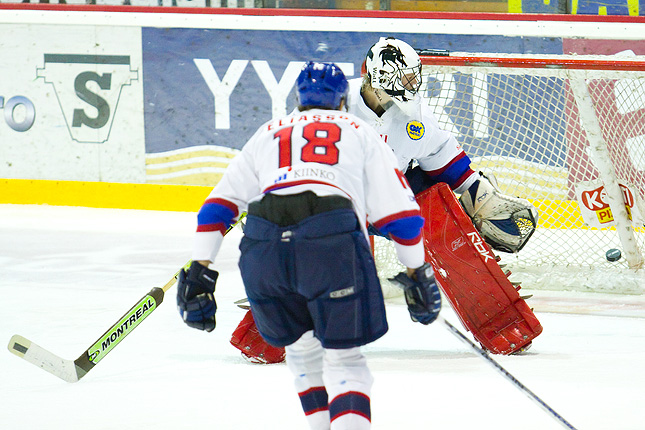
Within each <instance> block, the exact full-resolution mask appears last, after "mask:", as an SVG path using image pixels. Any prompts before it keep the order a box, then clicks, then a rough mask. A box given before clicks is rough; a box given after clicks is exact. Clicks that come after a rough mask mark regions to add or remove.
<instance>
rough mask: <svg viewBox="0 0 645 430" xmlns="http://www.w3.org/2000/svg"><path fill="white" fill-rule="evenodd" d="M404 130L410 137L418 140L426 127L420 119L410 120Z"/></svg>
mask: <svg viewBox="0 0 645 430" xmlns="http://www.w3.org/2000/svg"><path fill="white" fill-rule="evenodd" d="M405 131H406V132H407V133H408V137H409V138H410V139H412V140H419V139H421V138H422V137H423V135H424V134H425V132H426V128H425V127H424V125H423V123H422V122H421V121H417V120H412V121H410V122H408V123H407V125H406V126H405Z"/></svg>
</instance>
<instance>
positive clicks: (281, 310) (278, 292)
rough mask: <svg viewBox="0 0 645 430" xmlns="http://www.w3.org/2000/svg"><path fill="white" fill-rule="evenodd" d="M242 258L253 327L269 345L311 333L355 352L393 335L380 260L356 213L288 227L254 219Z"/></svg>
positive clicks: (242, 244)
mask: <svg viewBox="0 0 645 430" xmlns="http://www.w3.org/2000/svg"><path fill="white" fill-rule="evenodd" d="M240 251H241V257H240V262H239V266H240V271H241V274H242V280H243V281H244V287H245V289H246V294H247V297H248V298H249V302H250V304H251V308H252V309H253V316H254V319H255V323H256V325H257V327H258V330H259V332H260V334H261V335H262V337H263V338H264V339H265V340H266V341H267V342H268V343H270V344H271V345H273V346H286V345H290V344H292V343H293V342H295V341H296V340H298V339H299V338H300V336H302V335H303V334H304V333H305V332H306V331H309V330H313V331H314V335H315V336H316V337H317V338H318V339H319V340H320V342H321V343H322V345H323V347H325V348H351V347H355V346H361V345H365V344H367V343H370V342H372V341H374V340H376V339H378V338H379V337H381V336H383V335H384V334H385V333H386V332H387V329H388V326H387V321H386V317H385V305H384V303H383V293H382V291H381V286H380V283H379V280H378V276H377V274H376V268H375V267H374V260H373V258H372V254H371V252H370V248H369V245H368V242H367V240H366V239H365V235H364V234H363V233H362V231H361V229H360V227H359V223H358V220H357V218H356V215H355V213H354V211H353V210H351V209H336V210H331V211H328V212H324V213H321V214H317V215H313V216H310V217H308V218H306V219H304V220H303V221H300V222H299V223H297V224H295V225H291V226H287V227H280V226H278V225H277V224H274V223H272V222H270V221H267V220H266V219H263V218H260V217H257V216H253V215H248V216H247V222H246V225H245V227H244V237H243V238H242V241H241V242H240Z"/></svg>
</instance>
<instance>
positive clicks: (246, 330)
mask: <svg viewBox="0 0 645 430" xmlns="http://www.w3.org/2000/svg"><path fill="white" fill-rule="evenodd" d="M231 345H233V346H234V347H236V348H237V349H239V350H240V351H241V352H242V356H243V357H244V358H245V359H246V360H247V361H250V362H251V363H256V364H273V363H282V362H284V357H285V352H284V348H279V347H275V346H271V345H269V344H268V343H267V342H266V341H265V340H264V339H262V336H261V335H260V332H259V331H258V328H257V327H256V325H255V321H254V320H253V314H252V313H251V310H250V309H249V310H248V311H247V312H246V315H244V318H243V319H242V321H240V324H238V326H237V328H236V329H235V331H234V332H233V335H232V336H231Z"/></svg>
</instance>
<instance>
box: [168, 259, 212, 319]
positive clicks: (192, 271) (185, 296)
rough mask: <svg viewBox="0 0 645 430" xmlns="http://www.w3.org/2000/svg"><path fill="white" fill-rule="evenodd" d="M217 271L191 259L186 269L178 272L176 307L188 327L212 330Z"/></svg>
mask: <svg viewBox="0 0 645 430" xmlns="http://www.w3.org/2000/svg"><path fill="white" fill-rule="evenodd" d="M218 275H219V273H218V272H217V271H215V270H210V269H209V268H207V267H206V266H203V265H202V264H200V263H198V262H196V261H193V262H192V263H191V265H190V268H189V269H188V271H186V270H185V269H182V270H181V271H180V272H179V281H178V282H177V308H178V309H179V315H181V317H182V319H183V320H184V322H185V323H186V324H188V326H189V327H193V328H196V329H199V330H206V331H213V329H214V328H215V312H216V311H217V303H216V302H215V297H214V296H213V293H214V292H215V283H216V282H217V276H218Z"/></svg>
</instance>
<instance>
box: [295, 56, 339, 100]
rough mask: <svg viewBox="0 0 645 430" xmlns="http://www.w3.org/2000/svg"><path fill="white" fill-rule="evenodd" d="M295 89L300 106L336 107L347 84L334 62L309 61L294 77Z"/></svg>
mask: <svg viewBox="0 0 645 430" xmlns="http://www.w3.org/2000/svg"><path fill="white" fill-rule="evenodd" d="M296 89H297V92H298V103H299V104H300V106H301V107H319V108H323V109H338V107H339V106H340V102H341V100H343V99H346V98H347V91H348V89H349V84H348V83H347V78H345V74H344V73H343V71H342V70H340V67H338V66H337V65H336V64H334V63H318V62H314V61H309V62H308V63H307V64H305V66H304V67H303V68H302V71H301V72H300V75H298V79H296Z"/></svg>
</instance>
